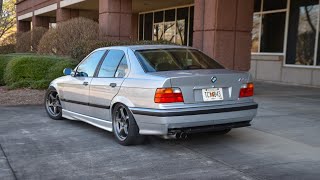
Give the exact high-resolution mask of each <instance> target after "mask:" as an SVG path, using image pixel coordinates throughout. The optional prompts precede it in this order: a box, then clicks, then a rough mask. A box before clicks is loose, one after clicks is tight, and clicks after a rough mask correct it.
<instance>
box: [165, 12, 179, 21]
mask: <svg viewBox="0 0 320 180" xmlns="http://www.w3.org/2000/svg"><path fill="white" fill-rule="evenodd" d="M175 12H176V11H175V10H174V9H172V10H167V11H165V12H164V13H165V19H164V21H165V22H168V21H175V17H176V14H175Z"/></svg>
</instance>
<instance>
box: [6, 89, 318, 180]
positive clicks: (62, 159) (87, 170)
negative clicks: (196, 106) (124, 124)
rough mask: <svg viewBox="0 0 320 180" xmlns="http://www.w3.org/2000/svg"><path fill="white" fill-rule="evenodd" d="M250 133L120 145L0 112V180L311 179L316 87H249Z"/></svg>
mask: <svg viewBox="0 0 320 180" xmlns="http://www.w3.org/2000/svg"><path fill="white" fill-rule="evenodd" d="M255 100H256V101H257V102H258V103H259V110H258V115H257V117H256V118H255V119H254V121H253V122H252V126H251V127H247V128H240V129H234V130H232V131H231V132H230V133H229V134H227V135H214V134H212V133H211V134H208V133H206V134H199V135H196V136H192V137H190V138H188V139H186V140H163V139H160V138H157V137H150V138H148V143H146V144H144V145H139V146H130V147H124V146H121V145H119V144H117V143H116V142H115V140H114V138H113V137H112V134H111V133H109V132H106V131H104V130H101V129H98V128H96V127H93V126H91V125H88V124H86V123H83V122H78V121H68V120H63V121H54V120H51V119H49V118H48V117H47V115H46V113H45V111H44V108H43V107H41V106H16V107H0V145H1V146H0V179H32V180H35V179H281V180H285V179H290V180H291V179H319V178H320V89H317V88H307V87H297V86H285V85H274V84H267V83H257V85H256V98H255Z"/></svg>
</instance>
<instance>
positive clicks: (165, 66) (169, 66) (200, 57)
mask: <svg viewBox="0 0 320 180" xmlns="http://www.w3.org/2000/svg"><path fill="white" fill-rule="evenodd" d="M135 54H136V56H137V58H138V60H139V61H140V63H141V64H142V66H143V68H144V69H145V71H147V72H155V71H172V70H188V69H224V68H223V67H222V66H221V65H220V64H219V63H217V62H216V61H214V60H213V59H211V58H210V57H208V56H206V55H205V54H203V53H202V52H200V51H197V50H194V49H153V50H140V51H136V53H135Z"/></svg>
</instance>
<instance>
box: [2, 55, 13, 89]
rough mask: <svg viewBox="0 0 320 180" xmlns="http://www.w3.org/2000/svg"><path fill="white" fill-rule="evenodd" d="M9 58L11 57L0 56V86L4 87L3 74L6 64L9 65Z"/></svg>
mask: <svg viewBox="0 0 320 180" xmlns="http://www.w3.org/2000/svg"><path fill="white" fill-rule="evenodd" d="M11 58H12V57H10V56H4V55H1V56H0V86H3V85H5V82H4V74H5V70H6V67H7V64H8V63H9V61H10V59H11Z"/></svg>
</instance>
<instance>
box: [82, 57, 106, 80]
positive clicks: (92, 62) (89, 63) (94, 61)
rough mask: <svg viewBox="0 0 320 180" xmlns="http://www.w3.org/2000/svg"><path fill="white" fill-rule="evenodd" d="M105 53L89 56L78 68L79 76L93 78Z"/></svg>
mask: <svg viewBox="0 0 320 180" xmlns="http://www.w3.org/2000/svg"><path fill="white" fill-rule="evenodd" d="M104 53H105V51H96V52H94V53H92V54H91V55H89V57H87V59H85V60H84V61H83V62H82V63H81V64H80V65H79V66H78V68H77V76H83V77H93V75H94V72H95V71H96V68H97V66H98V64H99V61H100V60H101V58H102V56H103V55H104Z"/></svg>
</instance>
